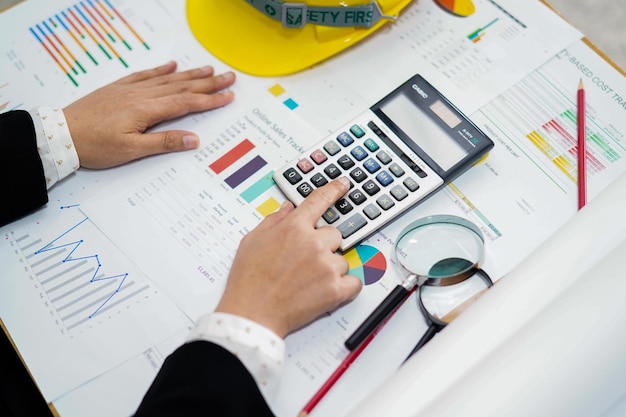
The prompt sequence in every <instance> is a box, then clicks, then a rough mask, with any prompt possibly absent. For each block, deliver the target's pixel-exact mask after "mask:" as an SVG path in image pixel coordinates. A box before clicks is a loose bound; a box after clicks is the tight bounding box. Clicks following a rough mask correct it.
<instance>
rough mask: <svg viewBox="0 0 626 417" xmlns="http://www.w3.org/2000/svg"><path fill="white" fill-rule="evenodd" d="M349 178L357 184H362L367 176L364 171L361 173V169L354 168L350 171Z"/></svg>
mask: <svg viewBox="0 0 626 417" xmlns="http://www.w3.org/2000/svg"><path fill="white" fill-rule="evenodd" d="M350 176H351V177H352V179H353V180H355V181H356V182H357V183H359V182H362V181H364V180H365V178H367V174H366V173H365V171H363V170H362V169H361V168H359V167H356V168H354V169H353V170H352V171H350Z"/></svg>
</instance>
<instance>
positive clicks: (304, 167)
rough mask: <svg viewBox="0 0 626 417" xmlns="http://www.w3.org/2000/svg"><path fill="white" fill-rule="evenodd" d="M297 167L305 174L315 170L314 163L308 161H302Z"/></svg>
mask: <svg viewBox="0 0 626 417" xmlns="http://www.w3.org/2000/svg"><path fill="white" fill-rule="evenodd" d="M296 165H297V166H298V168H300V171H302V173H303V174H306V173H307V172H310V171H311V170H312V169H313V168H314V167H313V163H312V162H311V161H309V160H308V159H301V160H299V161H298V163H297V164H296Z"/></svg>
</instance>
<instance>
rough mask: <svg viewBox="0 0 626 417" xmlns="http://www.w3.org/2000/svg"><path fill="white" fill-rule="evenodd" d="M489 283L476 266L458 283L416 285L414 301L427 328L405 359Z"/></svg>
mask: <svg viewBox="0 0 626 417" xmlns="http://www.w3.org/2000/svg"><path fill="white" fill-rule="evenodd" d="M492 285H493V281H491V278H490V277H489V275H488V274H487V273H486V272H485V271H484V270H482V269H477V270H476V271H475V274H474V275H473V276H472V277H470V278H468V279H467V280H465V281H463V282H460V283H458V284H454V285H450V286H446V287H434V286H427V285H423V286H421V287H419V290H418V296H417V302H418V304H419V307H420V311H421V312H422V314H423V315H424V317H425V318H426V321H427V322H428V330H426V333H424V335H423V336H422V337H421V338H420V340H419V341H418V342H417V344H416V345H415V347H414V348H413V350H412V351H411V353H409V355H408V356H407V357H406V359H405V361H406V360H408V359H409V358H410V357H411V356H413V354H415V352H417V351H418V350H420V349H421V348H422V346H424V345H425V344H426V343H427V342H428V341H429V340H430V339H432V338H433V337H434V336H435V335H436V334H437V333H438V332H439V331H440V330H441V329H443V328H444V327H446V326H447V325H448V324H449V323H450V322H451V321H452V320H454V319H455V318H456V317H458V315H459V314H461V313H462V312H463V311H465V309H466V308H467V307H469V306H470V305H471V304H472V303H473V302H474V301H475V300H476V299H477V298H478V297H480V296H481V295H482V294H483V293H484V292H485V290H487V289H488V288H489V287H491V286H492Z"/></svg>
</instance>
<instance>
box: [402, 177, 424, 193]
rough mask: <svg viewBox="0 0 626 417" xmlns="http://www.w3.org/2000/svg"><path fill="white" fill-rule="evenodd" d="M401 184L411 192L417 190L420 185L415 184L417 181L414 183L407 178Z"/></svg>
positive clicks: (411, 179)
mask: <svg viewBox="0 0 626 417" xmlns="http://www.w3.org/2000/svg"><path fill="white" fill-rule="evenodd" d="M402 184H404V186H405V187H406V188H408V189H409V191H411V192H413V191H415V190H417V189H418V188H420V185H419V184H418V183H417V181H415V180H414V179H413V178H411V177H409V178H407V179H405V180H404V181H403V182H402Z"/></svg>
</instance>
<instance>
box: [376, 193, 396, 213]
mask: <svg viewBox="0 0 626 417" xmlns="http://www.w3.org/2000/svg"><path fill="white" fill-rule="evenodd" d="M376 202H377V203H378V205H379V206H380V208H382V209H383V210H389V209H390V208H392V207H393V206H395V205H396V203H394V202H393V200H392V199H391V197H389V196H388V195H387V194H383V195H381V196H380V197H378V198H377V199H376Z"/></svg>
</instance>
